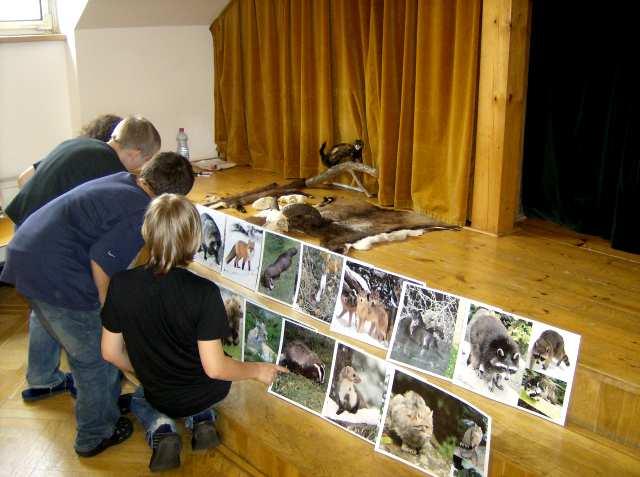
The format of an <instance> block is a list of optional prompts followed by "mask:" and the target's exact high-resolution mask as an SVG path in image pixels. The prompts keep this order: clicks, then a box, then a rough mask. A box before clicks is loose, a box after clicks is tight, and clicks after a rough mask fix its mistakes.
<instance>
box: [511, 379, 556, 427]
mask: <svg viewBox="0 0 640 477" xmlns="http://www.w3.org/2000/svg"><path fill="white" fill-rule="evenodd" d="M565 396H567V397H568V394H567V383H566V382H564V381H560V380H559V379H554V378H551V377H549V376H546V375H544V374H542V373H538V372H536V371H532V370H530V369H526V370H525V372H524V377H523V379H522V388H521V389H520V399H519V400H518V407H519V408H522V409H526V410H527V411H531V412H533V413H534V414H539V415H541V416H543V417H546V418H548V419H550V420H552V421H554V422H556V423H558V424H564V413H563V410H564V404H565Z"/></svg>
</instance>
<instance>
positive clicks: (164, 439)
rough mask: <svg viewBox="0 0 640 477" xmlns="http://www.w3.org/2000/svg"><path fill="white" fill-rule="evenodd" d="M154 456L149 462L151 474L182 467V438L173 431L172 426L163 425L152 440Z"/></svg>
mask: <svg viewBox="0 0 640 477" xmlns="http://www.w3.org/2000/svg"><path fill="white" fill-rule="evenodd" d="M151 447H152V448H153V454H151V460H150V461H149V469H151V472H160V471H163V470H169V469H175V468H176V467H180V449H181V448H182V442H181V441H180V436H179V435H178V434H177V433H175V432H173V431H172V430H171V426H169V425H168V424H163V425H161V426H160V427H158V429H157V430H156V432H154V433H153V437H152V438H151Z"/></svg>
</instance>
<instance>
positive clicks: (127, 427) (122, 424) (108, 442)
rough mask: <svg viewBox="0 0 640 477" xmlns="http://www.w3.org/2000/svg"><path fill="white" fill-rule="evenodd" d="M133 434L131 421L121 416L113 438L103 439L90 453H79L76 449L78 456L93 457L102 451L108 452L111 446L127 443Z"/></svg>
mask: <svg viewBox="0 0 640 477" xmlns="http://www.w3.org/2000/svg"><path fill="white" fill-rule="evenodd" d="M132 433H133V425H132V424H131V421H130V420H129V419H127V418H126V417H123V416H120V418H119V419H118V422H116V428H115V429H114V430H113V434H111V437H107V438H106V439H102V442H101V443H100V444H98V445H97V446H95V447H94V448H93V449H89V450H88V451H79V450H77V449H76V454H78V455H79V456H80V457H93V456H94V455H98V454H100V453H101V452H102V451H104V450H107V449H108V448H109V447H111V446H115V445H118V444H121V443H123V442H124V441H126V440H127V439H128V438H129V437H130V436H131V434H132Z"/></svg>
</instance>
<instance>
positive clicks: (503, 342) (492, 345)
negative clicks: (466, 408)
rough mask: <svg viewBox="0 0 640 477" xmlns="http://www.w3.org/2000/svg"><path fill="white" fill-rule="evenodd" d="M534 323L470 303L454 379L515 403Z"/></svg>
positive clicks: (477, 390)
mask: <svg viewBox="0 0 640 477" xmlns="http://www.w3.org/2000/svg"><path fill="white" fill-rule="evenodd" d="M532 327H533V323H532V322H531V321H528V320H523V319H520V318H516V317H515V316H513V315H511V314H508V313H504V312H499V311H496V310H492V309H489V308H488V307H484V306H483V305H479V304H475V303H471V305H470V307H469V321H468V322H467V326H466V331H465V338H464V341H463V343H462V345H461V347H460V353H458V359H457V362H456V368H455V372H454V376H453V379H454V382H455V383H456V384H460V385H462V386H464V387H467V388H469V389H471V390H473V391H475V392H477V393H480V394H483V395H485V396H489V397H491V398H492V399H495V400H497V401H500V402H503V403H505V404H510V405H512V406H515V405H516V404H517V402H518V396H519V394H520V384H521V382H522V373H523V371H524V368H525V360H526V356H527V350H528V348H529V341H530V339H531V330H532Z"/></svg>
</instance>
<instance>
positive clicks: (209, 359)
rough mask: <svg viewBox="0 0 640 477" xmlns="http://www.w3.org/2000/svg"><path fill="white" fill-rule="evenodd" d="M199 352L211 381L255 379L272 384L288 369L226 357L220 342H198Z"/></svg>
mask: <svg viewBox="0 0 640 477" xmlns="http://www.w3.org/2000/svg"><path fill="white" fill-rule="evenodd" d="M198 351H199V352H200V361H201V362H202V367H203V368H204V372H205V373H207V376H209V377H210V378H211V379H221V380H223V381H240V380H242V379H255V380H256V381H260V382H262V383H264V384H267V385H269V384H271V382H272V381H273V380H274V379H275V378H276V375H277V374H278V372H281V373H287V372H288V370H287V368H283V367H282V366H278V365H276V364H271V363H241V362H240V361H236V360H235V359H233V358H229V357H228V356H225V354H224V351H223V349H222V343H221V341H220V340H210V341H200V340H198Z"/></svg>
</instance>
